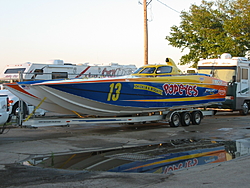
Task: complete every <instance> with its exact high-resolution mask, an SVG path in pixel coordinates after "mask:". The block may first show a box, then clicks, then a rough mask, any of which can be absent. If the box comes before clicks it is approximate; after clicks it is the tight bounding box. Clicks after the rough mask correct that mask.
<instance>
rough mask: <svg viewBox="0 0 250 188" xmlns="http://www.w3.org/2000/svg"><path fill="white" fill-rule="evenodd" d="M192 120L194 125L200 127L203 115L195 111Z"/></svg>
mask: <svg viewBox="0 0 250 188" xmlns="http://www.w3.org/2000/svg"><path fill="white" fill-rule="evenodd" d="M191 118H192V124H193V125H199V124H200V123H201V119H202V113H201V112H200V111H194V112H192V114H191Z"/></svg>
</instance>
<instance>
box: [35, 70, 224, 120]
mask: <svg viewBox="0 0 250 188" xmlns="http://www.w3.org/2000/svg"><path fill="white" fill-rule="evenodd" d="M31 87H33V88H34V89H36V90H37V91H39V92H40V93H41V94H42V95H44V96H46V97H48V98H49V99H50V100H52V101H53V102H54V103H56V104H58V105H60V106H62V107H63V108H67V109H69V110H72V111H76V112H78V113H84V114H90V115H99V116H111V115H112V116H114V115H131V114H137V113H143V112H155V111H166V110H170V109H178V108H188V107H200V106H206V105H211V104H214V103H220V102H223V101H225V95H226V87H227V84H226V82H224V81H221V80H218V79H215V78H212V77H208V76H204V75H192V76H188V75H185V76H184V75H183V76H180V75H179V76H167V77H158V78H157V77H156V78H139V77H120V78H119V77H118V78H110V79H90V80H68V81H51V82H43V83H38V84H34V85H32V86H31Z"/></svg>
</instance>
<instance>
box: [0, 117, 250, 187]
mask: <svg viewBox="0 0 250 188" xmlns="http://www.w3.org/2000/svg"><path fill="white" fill-rule="evenodd" d="M249 120H250V115H248V116H240V115H238V113H218V114H217V115H216V116H211V117H210V116H209V117H205V118H204V119H203V120H202V122H201V124H200V125H190V126H188V127H178V128H170V127H169V125H167V124H165V123H151V124H135V125H96V124H95V125H84V126H81V125H72V126H70V127H40V128H37V129H35V128H20V127H15V128H12V129H9V130H7V129H6V130H5V132H4V134H1V135H0V180H1V183H0V187H34V186H35V187H118V186H119V187H228V186H231V187H234V186H237V187H249V185H248V184H249V183H250V179H249V175H250V171H249V167H250V157H249V156H248V155H245V156H242V157H239V158H236V159H234V160H231V161H227V162H222V163H214V164H208V165H203V166H198V167H195V168H188V169H184V170H180V171H174V172H172V173H170V174H141V173H111V172H101V171H92V172H89V171H76V170H63V169H51V168H40V167H34V166H26V165H22V162H24V161H27V160H29V159H30V158H32V157H40V156H43V157H44V156H51V155H52V154H53V155H59V154H68V153H79V152H86V151H91V150H102V149H107V148H122V147H133V146H137V145H150V144H159V143H165V142H168V141H169V140H176V139H206V140H214V141H235V140H238V139H250V121H249Z"/></svg>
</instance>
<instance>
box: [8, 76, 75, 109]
mask: <svg viewBox="0 0 250 188" xmlns="http://www.w3.org/2000/svg"><path fill="white" fill-rule="evenodd" d="M41 82H42V81H29V82H14V83H6V84H5V87H6V88H7V89H8V90H9V91H10V92H11V93H13V94H14V95H16V96H17V97H18V98H20V99H21V100H23V101H25V102H27V103H28V104H30V105H33V106H38V105H40V106H39V107H40V108H42V109H44V110H47V111H52V112H56V113H61V114H74V113H73V112H72V111H71V110H69V109H66V108H63V107H62V106H59V105H57V104H55V103H54V102H53V101H51V100H50V99H49V98H47V97H46V98H45V96H43V95H42V94H41V93H40V92H39V91H37V90H35V89H34V88H32V87H30V84H31V83H32V84H34V83H41ZM44 98H45V100H43V99H44ZM42 100H43V102H42Z"/></svg>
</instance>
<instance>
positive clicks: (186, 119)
mask: <svg viewBox="0 0 250 188" xmlns="http://www.w3.org/2000/svg"><path fill="white" fill-rule="evenodd" d="M190 122H191V114H190V113H189V112H182V113H181V125H182V126H189V125H190Z"/></svg>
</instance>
